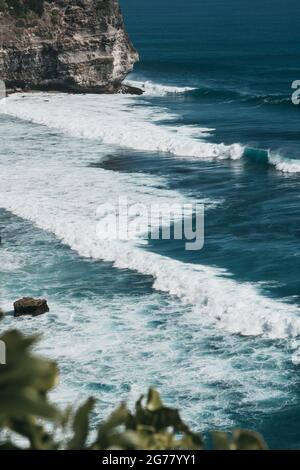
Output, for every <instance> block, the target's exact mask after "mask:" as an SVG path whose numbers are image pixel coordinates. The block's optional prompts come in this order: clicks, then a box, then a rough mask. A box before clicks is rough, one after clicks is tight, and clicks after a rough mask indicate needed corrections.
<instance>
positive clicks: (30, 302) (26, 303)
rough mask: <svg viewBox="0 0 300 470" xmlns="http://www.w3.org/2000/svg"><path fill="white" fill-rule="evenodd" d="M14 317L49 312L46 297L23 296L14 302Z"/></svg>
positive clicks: (34, 315)
mask: <svg viewBox="0 0 300 470" xmlns="http://www.w3.org/2000/svg"><path fill="white" fill-rule="evenodd" d="M14 312H15V317H20V316H22V315H32V316H33V317H36V316H38V315H42V314H43V313H46V312H49V307H48V304H47V300H46V299H33V298H32V297H23V298H22V299H19V300H17V301H16V302H15V303H14Z"/></svg>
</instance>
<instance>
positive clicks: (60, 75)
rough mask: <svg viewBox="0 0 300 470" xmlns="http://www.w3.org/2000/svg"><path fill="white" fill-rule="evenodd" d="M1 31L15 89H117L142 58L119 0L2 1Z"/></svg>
mask: <svg viewBox="0 0 300 470" xmlns="http://www.w3.org/2000/svg"><path fill="white" fill-rule="evenodd" d="M0 31H1V35H0V79H2V80H4V82H5V84H6V87H7V88H8V89H11V90H15V89H16V88H22V90H26V89H28V90H30V89H36V90H60V91H70V92H79V93H115V92H118V91H119V90H120V88H121V83H122V80H123V79H124V78H125V77H126V75H127V74H128V73H129V72H130V71H131V70H132V69H133V65H134V63H135V62H136V61H137V60H138V54H137V52H136V51H135V49H134V48H133V46H132V44H131V42H130V40H129V38H128V35H127V33H126V30H125V27H124V22H123V18H122V14H121V11H120V7H119V2H118V0H57V1H44V0H36V1H35V2H29V1H20V0H13V1H12V0H0Z"/></svg>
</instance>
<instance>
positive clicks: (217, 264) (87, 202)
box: [0, 0, 300, 449]
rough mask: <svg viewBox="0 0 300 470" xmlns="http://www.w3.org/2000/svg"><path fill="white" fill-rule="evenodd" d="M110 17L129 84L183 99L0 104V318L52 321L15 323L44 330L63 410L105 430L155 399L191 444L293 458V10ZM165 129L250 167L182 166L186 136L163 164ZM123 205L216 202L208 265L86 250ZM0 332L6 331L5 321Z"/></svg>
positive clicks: (296, 45)
mask: <svg viewBox="0 0 300 470" xmlns="http://www.w3.org/2000/svg"><path fill="white" fill-rule="evenodd" d="M121 4H122V8H123V12H124V15H125V19H126V25H127V29H128V31H129V33H130V36H131V39H132V41H133V43H134V45H135V46H136V48H137V49H138V51H139V53H140V63H139V64H137V65H136V68H135V71H134V73H133V74H132V76H131V77H130V79H131V80H133V81H134V80H135V81H140V82H145V81H150V82H151V83H152V84H156V85H159V86H161V85H165V86H168V87H179V88H182V87H190V88H192V90H189V91H185V92H183V91H182V92H181V93H159V92H157V93H148V94H147V95H146V96H145V97H142V98H127V97H120V98H118V97H110V98H106V97H105V98H104V99H103V100H102V98H101V97H100V98H96V97H95V98H90V97H61V96H58V97H55V96H52V97H51V96H47V100H46V99H44V98H43V97H42V98H41V99H40V101H38V102H37V105H36V104H35V103H36V100H37V99H38V98H36V97H32V98H28V97H27V98H22V97H21V98H16V100H15V102H13V101H12V102H11V104H9V103H8V111H5V113H4V114H1V115H0V123H1V138H2V146H1V149H0V164H1V170H0V171H1V173H0V174H1V177H2V178H3V183H2V185H1V186H2V187H1V188H0V207H1V208H3V209H1V211H0V231H1V236H2V238H3V241H4V244H3V247H2V249H1V251H0V256H1V257H2V262H1V267H0V271H1V291H0V293H1V297H2V301H3V304H4V306H5V308H6V310H9V307H10V306H11V303H12V301H13V300H15V298H17V297H19V296H21V295H34V296H46V297H47V298H48V300H49V304H50V306H51V312H50V314H49V315H48V316H47V317H42V318H39V319H37V320H35V321H34V322H32V321H30V320H28V319H24V320H22V319H21V320H18V322H19V325H20V326H21V327H23V328H24V330H25V331H30V332H31V331H41V330H42V331H44V341H43V343H42V345H41V350H42V351H43V352H44V353H46V354H48V355H51V356H52V357H55V358H56V359H57V360H58V362H59V364H60V367H61V370H62V383H61V385H60V387H59V389H58V390H57V392H55V395H54V396H55V399H56V400H58V401H59V402H60V403H65V402H66V401H69V402H72V401H74V402H75V401H77V400H80V399H83V398H84V397H85V396H87V395H89V394H91V393H93V394H95V395H96V396H97V398H98V401H99V410H98V413H99V414H100V416H105V415H107V413H108V411H109V410H110V409H112V408H113V406H114V405H115V404H116V402H117V401H119V400H120V399H121V398H124V399H129V401H130V402H131V403H132V401H133V400H134V399H136V398H137V397H138V395H139V393H142V392H144V391H145V389H146V388H147V387H148V386H150V385H154V386H156V387H157V388H158V389H159V390H160V391H161V392H162V395H163V397H164V399H165V400H166V401H167V402H168V403H171V404H176V406H179V407H180V408H181V409H182V411H183V415H184V417H185V418H186V420H187V421H188V422H189V423H191V424H192V425H193V426H194V427H195V428H197V429H199V430H204V431H206V430H207V429H209V428H222V429H231V428H232V427H234V426H244V427H248V428H254V429H257V430H259V431H260V432H262V433H263V435H264V437H265V439H266V440H267V442H268V443H269V444H270V446H271V447H273V448H287V449H290V448H297V449H299V448H300V434H299V424H300V408H299V406H300V393H299V373H300V372H299V346H300V344H299V334H300V327H299V320H298V319H299V305H300V298H299V296H300V281H299V267H300V252H299V238H300V229H299V217H300V206H299V194H300V193H299V185H300V145H299V140H300V133H299V122H300V121H299V118H300V106H295V105H293V104H292V102H291V93H292V89H291V84H292V82H293V81H294V80H297V79H300V70H299V63H300V30H299V27H298V22H299V21H298V20H299V13H300V6H299V3H298V2H296V1H291V0H288V1H285V2H282V1H272V2H271V1H266V0H264V1H260V2H259V1H257V0H254V1H251V2H250V1H247V0H244V1H243V2H241V1H235V0H230V1H208V0H205V1H200V0H189V1H186V2H182V1H179V0H172V1H171V0H164V1H163V2H162V1H158V0H152V1H151V2H148V1H146V0H122V1H121ZM97 99H99V100H102V101H97ZM55 100H56V101H55ZM52 102H53V107H51V106H52ZM9 106H10V107H9ZM56 109H57V110H58V112H57V113H56ZM153 110H154V111H153ZM121 111H122V113H121V114H120V112H121ZM152 112H154V113H155V112H158V113H160V115H161V114H162V113H164V114H163V115H162V116H161V119H160V121H153V120H152V114H151V113H152ZM76 113H77V115H76ZM80 113H84V114H83V116H84V118H83V120H79V118H80ZM149 113H150V114H149ZM166 117H167V118H169V120H168V119H166ZM127 119H129V124H128V125H127ZM98 122H99V123H100V124H99V127H95V129H94V128H93V126H94V124H95V126H96V123H98ZM153 122H154V124H153ZM107 123H108V124H107ZM170 123H171V126H172V133H171V134H168V136H167V137H168V139H171V140H172V139H174V142H175V144H176V143H177V137H176V135H175V134H174V130H176V129H181V130H183V131H184V130H187V132H188V130H189V129H190V127H188V126H195V127H196V128H210V129H213V130H211V131H210V134H209V136H206V137H205V142H207V143H212V144H220V143H225V144H227V145H232V144H240V145H242V146H243V147H244V148H245V150H244V154H243V156H242V158H240V159H237V160H232V159H225V158H224V159H222V158H221V157H222V151H221V150H220V147H218V146H217V147H216V149H218V152H219V151H220V152H221V153H220V155H219V156H220V158H217V159H211V158H210V159H207V158H201V157H202V156H207V155H202V153H201V152H203V154H205V153H208V154H209V152H210V151H209V150H207V148H206V147H204V148H203V149H202V148H201V149H202V150H201V151H200V153H199V155H198V153H197V155H196V157H197V158H190V157H191V153H190V147H192V146H193V144H194V140H193V139H192V138H191V137H190V136H189V137H188V139H187V140H186V145H187V150H186V152H187V155H186V157H187V158H184V157H185V156H184V155H177V154H176V151H174V152H173V153H172V152H169V153H166V152H164V151H163V150H164V149H165V146H164V142H165V140H164V139H165V137H164V136H165V134H164V135H162V134H161V133H160V132H161V130H164V129H165V128H166V126H168V125H170ZM152 124H153V126H152ZM106 125H107V126H108V132H107V133H106V131H105V126H106ZM150 125H151V127H148V126H150ZM136 138H137V140H136ZM172 143H173V142H172ZM130 147H131V148H130ZM176 148H177V147H176ZM178 157H179V158H178ZM161 191H163V193H162V192H161ZM125 193H126V194H129V195H130V196H131V197H132V198H133V199H137V200H138V202H140V201H149V199H150V201H153V202H157V201H158V200H160V198H165V199H166V200H172V201H173V200H175V199H176V198H177V197H179V196H182V195H183V196H185V197H187V198H188V199H189V200H191V201H192V200H193V201H194V200H196V199H197V200H199V199H200V200H202V199H205V200H208V201H210V203H211V204H213V207H212V208H209V207H208V208H207V211H206V216H205V245H204V248H203V250H201V251H199V252H192V251H190V252H189V251H186V250H185V249H184V243H183V242H180V241H174V240H173V241H150V242H149V244H148V245H145V246H143V247H142V248H139V249H138V250H139V251H136V250H135V249H133V248H132V247H131V246H124V250H123V251H124V253H120V252H117V251H116V250H115V248H114V247H113V246H110V245H109V244H108V245H107V246H105V247H104V249H103V247H102V246H101V247H97V246H96V247H95V246H94V242H93V239H92V237H91V233H93V223H94V216H93V214H94V212H93V211H94V208H95V207H97V205H99V204H100V203H101V202H103V201H105V202H106V201H111V200H113V198H114V197H115V196H116V195H118V194H125ZM214 204H215V205H214ZM127 253H128V257H126V255H127ZM152 255H155V257H154V258H151V256H152ZM162 256H165V257H166V258H162ZM125 257H126V258H125ZM103 259H104V260H106V261H102V260H103ZM165 259H167V261H166V262H165V261H164V260H165ZM132 260H134V263H135V264H134V266H135V267H134V266H133V261H132ZM173 261H174V262H175V264H172V263H173ZM176 261H179V262H180V264H176ZM114 262H116V265H114V264H113V263H114ZM187 263H189V265H187ZM199 266H200V267H201V269H203V275H201V277H199V276H198V274H197V272H194V271H193V267H195V268H196V269H197V268H198V267H199ZM128 268H132V269H128ZM185 268H187V271H186V270H185ZM153 273H155V275H154V274H153ZM153 276H154V278H156V282H155V284H154V285H153ZM3 325H4V326H7V325H10V326H11V325H14V326H15V325H16V323H15V321H14V320H13V319H12V317H11V316H10V315H9V314H8V315H7V318H6V320H5V321H4V323H3Z"/></svg>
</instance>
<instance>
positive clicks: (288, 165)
mask: <svg viewBox="0 0 300 470" xmlns="http://www.w3.org/2000/svg"><path fill="white" fill-rule="evenodd" d="M268 159H269V163H270V164H271V165H273V166H275V168H276V169H277V170H278V171H281V172H282V173H291V174H292V173H300V160H293V159H291V158H286V157H283V156H282V155H280V154H276V153H272V152H269V154H268Z"/></svg>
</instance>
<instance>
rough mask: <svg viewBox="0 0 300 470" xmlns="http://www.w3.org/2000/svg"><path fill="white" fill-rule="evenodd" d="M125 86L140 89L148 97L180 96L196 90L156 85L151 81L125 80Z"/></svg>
mask: <svg viewBox="0 0 300 470" xmlns="http://www.w3.org/2000/svg"><path fill="white" fill-rule="evenodd" d="M125 84H126V85H130V86H133V87H137V88H140V89H141V90H143V92H144V94H145V95H146V96H147V95H148V96H166V95H178V94H182V93H186V92H188V91H192V90H195V88H191V87H178V86H170V85H161V84H159V83H154V82H151V81H149V80H146V81H144V82H142V81H138V80H125Z"/></svg>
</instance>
